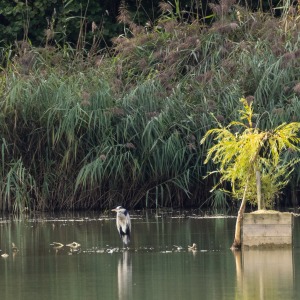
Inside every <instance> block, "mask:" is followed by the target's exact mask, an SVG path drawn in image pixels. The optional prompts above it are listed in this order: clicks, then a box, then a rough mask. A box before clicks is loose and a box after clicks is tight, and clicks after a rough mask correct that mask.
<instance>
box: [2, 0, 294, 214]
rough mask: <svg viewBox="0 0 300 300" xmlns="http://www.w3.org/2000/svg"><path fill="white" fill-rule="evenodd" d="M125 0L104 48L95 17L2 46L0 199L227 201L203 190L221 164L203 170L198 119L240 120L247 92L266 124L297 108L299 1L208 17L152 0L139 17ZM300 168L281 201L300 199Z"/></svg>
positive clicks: (53, 205) (9, 202)
mask: <svg viewBox="0 0 300 300" xmlns="http://www.w3.org/2000/svg"><path fill="white" fill-rule="evenodd" d="M37 2H40V1H37ZM91 2H92V1H91ZM175 2H176V1H175ZM123 4H124V3H123ZM123 4H122V5H121V8H120V9H119V11H118V16H117V19H118V21H119V22H120V25H122V26H121V27H122V28H123V34H122V35H120V36H118V37H115V38H113V39H112V41H111V42H112V46H111V47H107V48H106V49H105V50H104V49H103V48H101V47H100V46H99V45H100V43H99V41H100V40H99V36H97V35H96V30H97V27H95V26H97V25H96V24H94V27H92V28H90V30H89V31H85V30H84V29H83V28H84V27H80V30H79V33H80V34H78V35H77V37H78V40H77V42H76V43H75V45H76V46H75V47H71V45H70V44H68V43H66V44H64V43H63V44H55V43H53V38H52V36H51V35H49V38H48V39H47V40H46V41H45V44H44V46H43V47H33V46H32V44H31V43H30V41H29V39H28V36H27V37H25V38H24V39H22V40H21V41H19V42H18V43H16V44H15V46H14V47H7V48H2V55H3V56H2V57H3V59H2V63H3V66H4V67H3V68H2V72H1V74H0V105H1V110H0V124H1V127H0V131H1V141H0V146H1V160H0V162H1V164H0V176H1V181H0V208H1V209H2V210H9V211H15V212H20V211H23V210H24V209H27V208H29V209H30V210H33V209H38V210H51V209H93V208H107V207H111V206H114V205H116V204H118V203H122V204H123V205H126V206H127V207H157V206H173V207H174V206H185V207H190V206H193V207H204V206H206V205H209V206H213V207H226V206H227V205H228V203H230V202H229V201H231V200H230V198H228V197H226V195H225V194H224V193H223V192H221V191H214V192H213V194H211V193H210V189H211V188H212V187H213V186H214V185H215V184H216V183H217V182H218V181H219V177H218V175H217V174H216V175H212V176H209V177H207V178H204V175H206V174H207V172H208V171H212V170H214V169H215V166H213V165H212V164H210V163H208V164H207V165H206V164H204V160H205V158H206V153H207V149H208V148H210V147H211V145H212V144H213V143H214V142H213V140H207V142H206V143H205V144H203V145H200V140H201V139H202V137H203V136H204V135H205V133H206V132H207V130H209V129H210V128H214V127H216V126H218V123H220V124H221V125H226V124H229V123H230V122H231V121H232V120H236V119H237V118H238V111H239V110H240V109H241V103H240V101H239V99H240V98H241V97H242V96H244V97H246V98H247V99H248V100H249V101H250V100H251V101H253V107H254V111H255V112H256V113H257V114H258V116H259V118H257V120H256V122H257V124H259V127H260V128H262V129H266V130H267V129H269V128H274V127H276V126H278V125H280V124H281V123H282V122H291V121H300V109H299V108H300V98H299V97H300V82H299V78H300V76H299V75H300V68H299V66H300V50H299V34H298V32H299V7H297V6H295V7H293V6H292V5H290V3H288V2H286V6H285V7H281V8H280V11H281V16H280V17H275V16H273V15H272V14H270V13H262V11H261V10H259V11H257V12H254V11H252V10H249V9H248V8H246V7H245V6H239V5H237V4H236V3H235V1H233V0H222V1H221V2H220V4H211V5H210V6H209V7H210V9H211V11H212V13H213V16H211V17H210V18H211V20H213V22H212V23H211V24H207V23H205V22H203V21H202V20H200V19H197V18H195V19H193V18H191V19H190V20H188V21H186V20H185V19H182V18H180V17H179V16H180V14H178V12H177V13H176V9H175V11H174V8H175V6H174V7H172V6H171V4H170V3H165V2H161V3H159V4H158V5H159V6H158V7H157V10H158V8H159V11H160V16H159V17H158V18H157V19H156V20H155V21H154V22H153V23H152V24H151V26H150V27H148V26H144V24H143V26H142V25H141V24H139V23H137V22H135V21H134V19H132V17H131V16H132V14H131V13H130V12H129V11H128V10H127V8H126V6H124V5H123ZM28 35H29V33H28ZM88 35H90V36H91V42H90V43H89V44H88V45H86V38H85V37H86V36H88ZM287 151H289V149H287ZM289 154H290V155H289V157H290V158H291V159H292V158H293V152H292V151H289ZM299 179H300V168H296V171H295V172H293V174H292V178H291V182H290V185H289V186H288V188H287V189H286V191H285V194H283V195H281V197H278V198H277V199H276V201H277V203H279V204H286V203H287V204H293V205H298V202H297V186H298V183H299ZM287 199H291V201H292V202H290V201H289V200H287Z"/></svg>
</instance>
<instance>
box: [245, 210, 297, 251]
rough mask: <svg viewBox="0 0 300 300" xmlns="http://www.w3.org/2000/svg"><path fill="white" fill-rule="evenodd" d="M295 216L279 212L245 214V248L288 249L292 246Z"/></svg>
mask: <svg viewBox="0 0 300 300" xmlns="http://www.w3.org/2000/svg"><path fill="white" fill-rule="evenodd" d="M292 229H293V215H292V214H291V213H281V212H278V211H268V210H267V211H256V212H253V213H247V214H244V217H243V227H242V246H243V248H267V249H273V248H286V247H291V246H292V242H293V241H292Z"/></svg>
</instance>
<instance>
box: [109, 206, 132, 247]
mask: <svg viewBox="0 0 300 300" xmlns="http://www.w3.org/2000/svg"><path fill="white" fill-rule="evenodd" d="M112 211H115V212H116V213H117V217H116V224H117V229H118V232H119V235H120V237H121V239H122V241H123V243H124V245H125V246H127V245H128V244H129V242H130V234H131V222H130V217H129V213H128V211H127V209H126V208H123V207H122V206H118V207H116V208H114V209H112Z"/></svg>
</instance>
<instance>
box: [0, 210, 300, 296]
mask: <svg viewBox="0 0 300 300" xmlns="http://www.w3.org/2000/svg"><path fill="white" fill-rule="evenodd" d="M114 217H115V216H114V215H113V214H110V213H108V214H105V215H104V214H103V215H102V214H100V213H89V214H87V213H86V214H72V215H71V214H66V215H60V216H56V217H53V216H38V217H34V218H29V217H28V218H25V219H23V220H18V219H15V220H14V219H1V221H0V233H1V236H0V249H1V252H0V254H4V253H7V254H8V257H6V258H4V257H0V291H1V292H0V295H1V300H12V299H13V300H17V299H22V300H27V299H30V300H34V299H39V300H40V299H42V300H47V299H60V300H64V299H122V300H123V299H124V300H126V299H144V300H146V299H155V300H159V299H191V300H192V299H210V300H213V299H218V300H219V299H230V300H231V299H285V300H287V299H298V298H299V295H300V285H299V284H298V280H299V275H300V259H299V254H300V240H299V238H298V236H299V230H300V219H299V218H295V226H294V247H293V249H289V250H273V251H258V250H247V251H243V252H238V253H237V254H234V253H233V252H232V251H231V250H230V249H229V248H230V246H231V244H232V240H233V235H234V225H235V218H234V217H227V218H225V217H222V216H215V217H201V216H200V215H193V214H187V215H186V214H181V213H168V212H158V213H153V214H152V213H144V212H143V213H142V212H131V218H132V242H131V244H130V248H129V249H123V246H122V242H121V239H120V238H119V235H118V233H117V230H116V225H115V218H114ZM72 242H76V243H79V244H80V246H79V247H77V248H74V249H73V248H71V247H69V246H66V245H67V244H70V243H72ZM12 243H14V244H15V246H16V247H17V250H16V249H12ZM58 243H61V244H63V246H62V245H60V244H58ZM193 243H196V244H197V251H191V250H188V245H191V244H193ZM181 247H182V248H181Z"/></svg>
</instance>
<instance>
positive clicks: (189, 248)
mask: <svg viewBox="0 0 300 300" xmlns="http://www.w3.org/2000/svg"><path fill="white" fill-rule="evenodd" d="M188 250H190V251H196V250H197V244H195V243H193V245H192V246H188Z"/></svg>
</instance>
